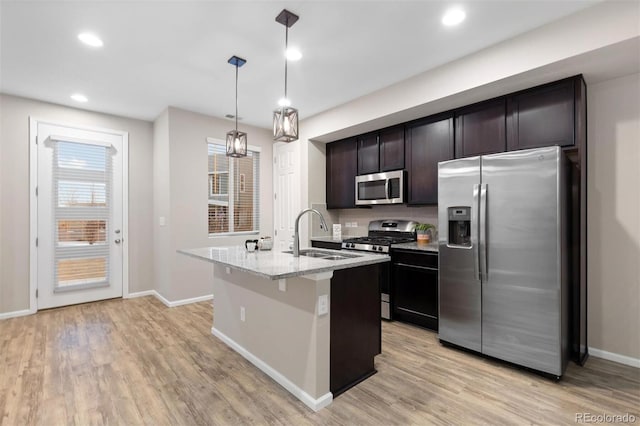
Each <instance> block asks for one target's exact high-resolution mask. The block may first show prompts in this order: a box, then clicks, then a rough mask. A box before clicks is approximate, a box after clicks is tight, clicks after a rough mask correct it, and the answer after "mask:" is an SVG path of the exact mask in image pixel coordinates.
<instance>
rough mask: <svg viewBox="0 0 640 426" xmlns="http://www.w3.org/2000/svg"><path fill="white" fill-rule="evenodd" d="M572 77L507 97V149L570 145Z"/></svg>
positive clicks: (571, 135) (572, 137)
mask: <svg viewBox="0 0 640 426" xmlns="http://www.w3.org/2000/svg"><path fill="white" fill-rule="evenodd" d="M579 79H580V80H581V78H579ZM575 81H576V78H570V79H567V80H562V81H560V82H556V83H552V84H547V85H544V86H539V87H535V88H533V89H530V90H526V91H523V92H520V93H517V94H515V95H512V96H509V97H508V98H507V148H508V149H509V151H513V150H517V149H527V148H538V147H544V146H551V145H559V146H572V145H574V143H575V142H574V141H575V135H574V123H575V119H574V114H575V112H574V111H575V108H574V99H575V96H574V93H575V90H574V83H575Z"/></svg>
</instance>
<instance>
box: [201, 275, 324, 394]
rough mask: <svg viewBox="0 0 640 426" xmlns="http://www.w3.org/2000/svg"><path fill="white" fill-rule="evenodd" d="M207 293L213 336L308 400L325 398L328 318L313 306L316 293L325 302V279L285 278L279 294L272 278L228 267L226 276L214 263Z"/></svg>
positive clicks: (277, 285)
mask: <svg viewBox="0 0 640 426" xmlns="http://www.w3.org/2000/svg"><path fill="white" fill-rule="evenodd" d="M330 275H331V274H330V273H329V274H328V276H330ZM213 290H214V291H213V293H214V302H213V306H214V308H213V309H214V311H213V328H214V329H215V330H216V331H217V332H218V333H222V334H223V335H224V336H226V337H227V338H229V339H231V340H233V341H234V342H235V343H236V344H237V345H239V346H241V347H242V348H244V349H245V350H246V351H248V352H249V353H251V354H252V355H253V356H255V357H257V358H258V359H260V360H261V361H263V362H264V363H266V364H267V365H268V366H269V367H270V368H272V369H273V370H275V371H277V372H278V373H279V374H281V375H282V376H284V377H286V378H287V379H288V380H289V381H290V382H292V383H293V384H294V385H295V386H297V387H298V388H300V389H301V390H302V391H304V392H305V393H306V394H308V395H309V396H310V397H311V398H313V399H320V398H323V397H324V398H326V397H327V395H328V394H329V373H330V372H329V360H330V359H329V338H330V314H325V315H322V316H318V315H317V306H316V305H317V300H318V296H320V295H327V296H328V297H329V299H330V296H331V295H330V279H329V278H328V277H327V278H326V279H319V280H317V281H314V280H312V279H306V278H302V277H294V278H288V279H286V291H281V290H279V282H278V281H277V280H268V279H264V278H260V277H257V276H255V275H252V274H248V273H245V272H242V271H238V270H234V269H231V270H230V273H227V271H226V268H225V267H223V266H219V265H215V267H214V282H213ZM241 307H244V311H245V320H244V321H241V319H240V310H241ZM294 394H295V392H294ZM298 397H300V396H298ZM329 397H330V395H329Z"/></svg>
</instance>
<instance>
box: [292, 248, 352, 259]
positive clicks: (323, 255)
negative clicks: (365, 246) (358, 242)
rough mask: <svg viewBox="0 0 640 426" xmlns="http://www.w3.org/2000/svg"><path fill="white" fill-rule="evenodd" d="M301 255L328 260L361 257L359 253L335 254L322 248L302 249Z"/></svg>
mask: <svg viewBox="0 0 640 426" xmlns="http://www.w3.org/2000/svg"><path fill="white" fill-rule="evenodd" d="M283 253H288V254H292V253H293V252H292V251H291V250H289V251H284V252H283ZM300 256H307V257H317V258H319V259H326V260H344V259H353V258H354V257H360V255H358V254H346V253H340V254H334V253H330V252H326V251H322V250H314V249H305V250H300Z"/></svg>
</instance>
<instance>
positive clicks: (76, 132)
mask: <svg viewBox="0 0 640 426" xmlns="http://www.w3.org/2000/svg"><path fill="white" fill-rule="evenodd" d="M125 138H126V134H122V133H121V134H115V133H108V132H100V131H93V130H85V129H77V128H72V127H67V126H61V125H54V124H49V123H43V122H38V123H37V164H38V165H37V290H38V291H37V294H38V298H37V305H38V309H46V308H52V307H57V306H64V305H72V304H76V303H85V302H91V301H95V300H102V299H109V298H114V297H121V296H122V293H123V246H124V244H125V239H124V238H125V236H124V235H123V204H124V203H123V170H124V169H123V158H124V157H125V155H124V152H123V149H124V147H125V146H126V144H125V142H124V141H125Z"/></svg>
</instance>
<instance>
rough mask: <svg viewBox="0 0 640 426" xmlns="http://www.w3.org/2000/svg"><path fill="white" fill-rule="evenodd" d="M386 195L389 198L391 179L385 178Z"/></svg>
mask: <svg viewBox="0 0 640 426" xmlns="http://www.w3.org/2000/svg"><path fill="white" fill-rule="evenodd" d="M384 196H385V197H387V200H388V199H389V179H385V181H384Z"/></svg>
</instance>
